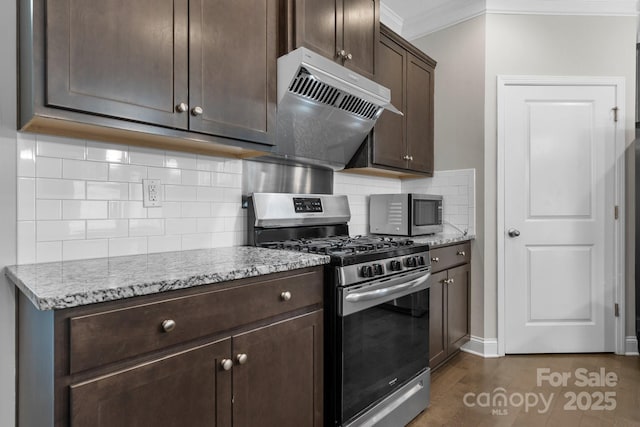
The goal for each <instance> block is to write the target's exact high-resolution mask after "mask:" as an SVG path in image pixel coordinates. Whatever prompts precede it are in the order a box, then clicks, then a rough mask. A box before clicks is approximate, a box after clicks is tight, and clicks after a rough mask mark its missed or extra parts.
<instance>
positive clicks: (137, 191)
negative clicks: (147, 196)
mask: <svg viewBox="0 0 640 427" xmlns="http://www.w3.org/2000/svg"><path fill="white" fill-rule="evenodd" d="M142 199H143V195H142V184H129V200H142ZM160 200H162V198H161V199H160Z"/></svg>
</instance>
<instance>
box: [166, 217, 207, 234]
mask: <svg viewBox="0 0 640 427" xmlns="http://www.w3.org/2000/svg"><path fill="white" fill-rule="evenodd" d="M164 230H165V233H166V234H167V235H175V234H193V233H197V232H198V231H200V230H198V221H197V220H196V218H167V219H165V220H164Z"/></svg>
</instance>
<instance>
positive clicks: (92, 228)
mask: <svg viewBox="0 0 640 427" xmlns="http://www.w3.org/2000/svg"><path fill="white" fill-rule="evenodd" d="M128 235H129V222H128V221H127V220H126V219H104V220H89V221H87V239H107V238H114V237H127V236H128Z"/></svg>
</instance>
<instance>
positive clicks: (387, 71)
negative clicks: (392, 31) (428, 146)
mask: <svg viewBox="0 0 640 427" xmlns="http://www.w3.org/2000/svg"><path fill="white" fill-rule="evenodd" d="M405 57H406V51H405V50H404V49H403V48H402V47H401V46H400V45H398V44H397V43H395V42H394V41H393V40H391V39H389V38H388V37H385V36H384V35H382V36H380V43H379V48H378V66H377V74H376V81H377V82H378V83H380V84H381V85H383V86H386V87H387V88H389V89H390V90H391V103H392V104H393V105H394V106H395V107H396V108H398V109H400V110H404V108H405V99H404V93H405V87H404V84H405V75H406V69H405V64H406V61H405ZM373 139H374V143H373V159H372V161H373V163H375V164H379V165H383V166H391V167H396V168H405V167H406V163H407V162H406V160H404V156H405V155H406V151H405V143H404V141H405V128H404V117H403V116H401V115H399V114H394V113H392V112H389V111H384V112H383V113H382V116H380V118H379V119H378V121H377V122H376V126H375V128H374V131H373Z"/></svg>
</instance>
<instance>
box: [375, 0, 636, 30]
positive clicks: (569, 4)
mask: <svg viewBox="0 0 640 427" xmlns="http://www.w3.org/2000/svg"><path fill="white" fill-rule="evenodd" d="M380 10H381V19H382V21H383V22H384V23H385V24H386V25H388V26H389V27H390V28H392V29H393V30H394V31H396V32H397V33H398V34H401V35H402V36H403V37H404V38H405V39H407V40H415V39H418V38H420V37H423V36H426V35H428V34H431V33H433V32H436V31H440V30H443V29H445V28H448V27H451V26H453V25H456V24H459V23H460V22H464V21H467V20H469V19H472V18H475V17H476V16H480V15H483V14H521V15H578V16H636V17H637V16H638V0H451V1H447V2H446V3H444V4H443V5H441V6H439V7H436V8H434V9H430V10H428V11H425V12H424V13H420V14H417V15H415V16H412V17H411V18H407V19H403V18H402V17H400V16H398V15H397V14H396V13H394V12H393V11H392V10H391V9H390V8H389V7H387V6H386V5H385V4H384V3H381V6H380Z"/></svg>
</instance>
